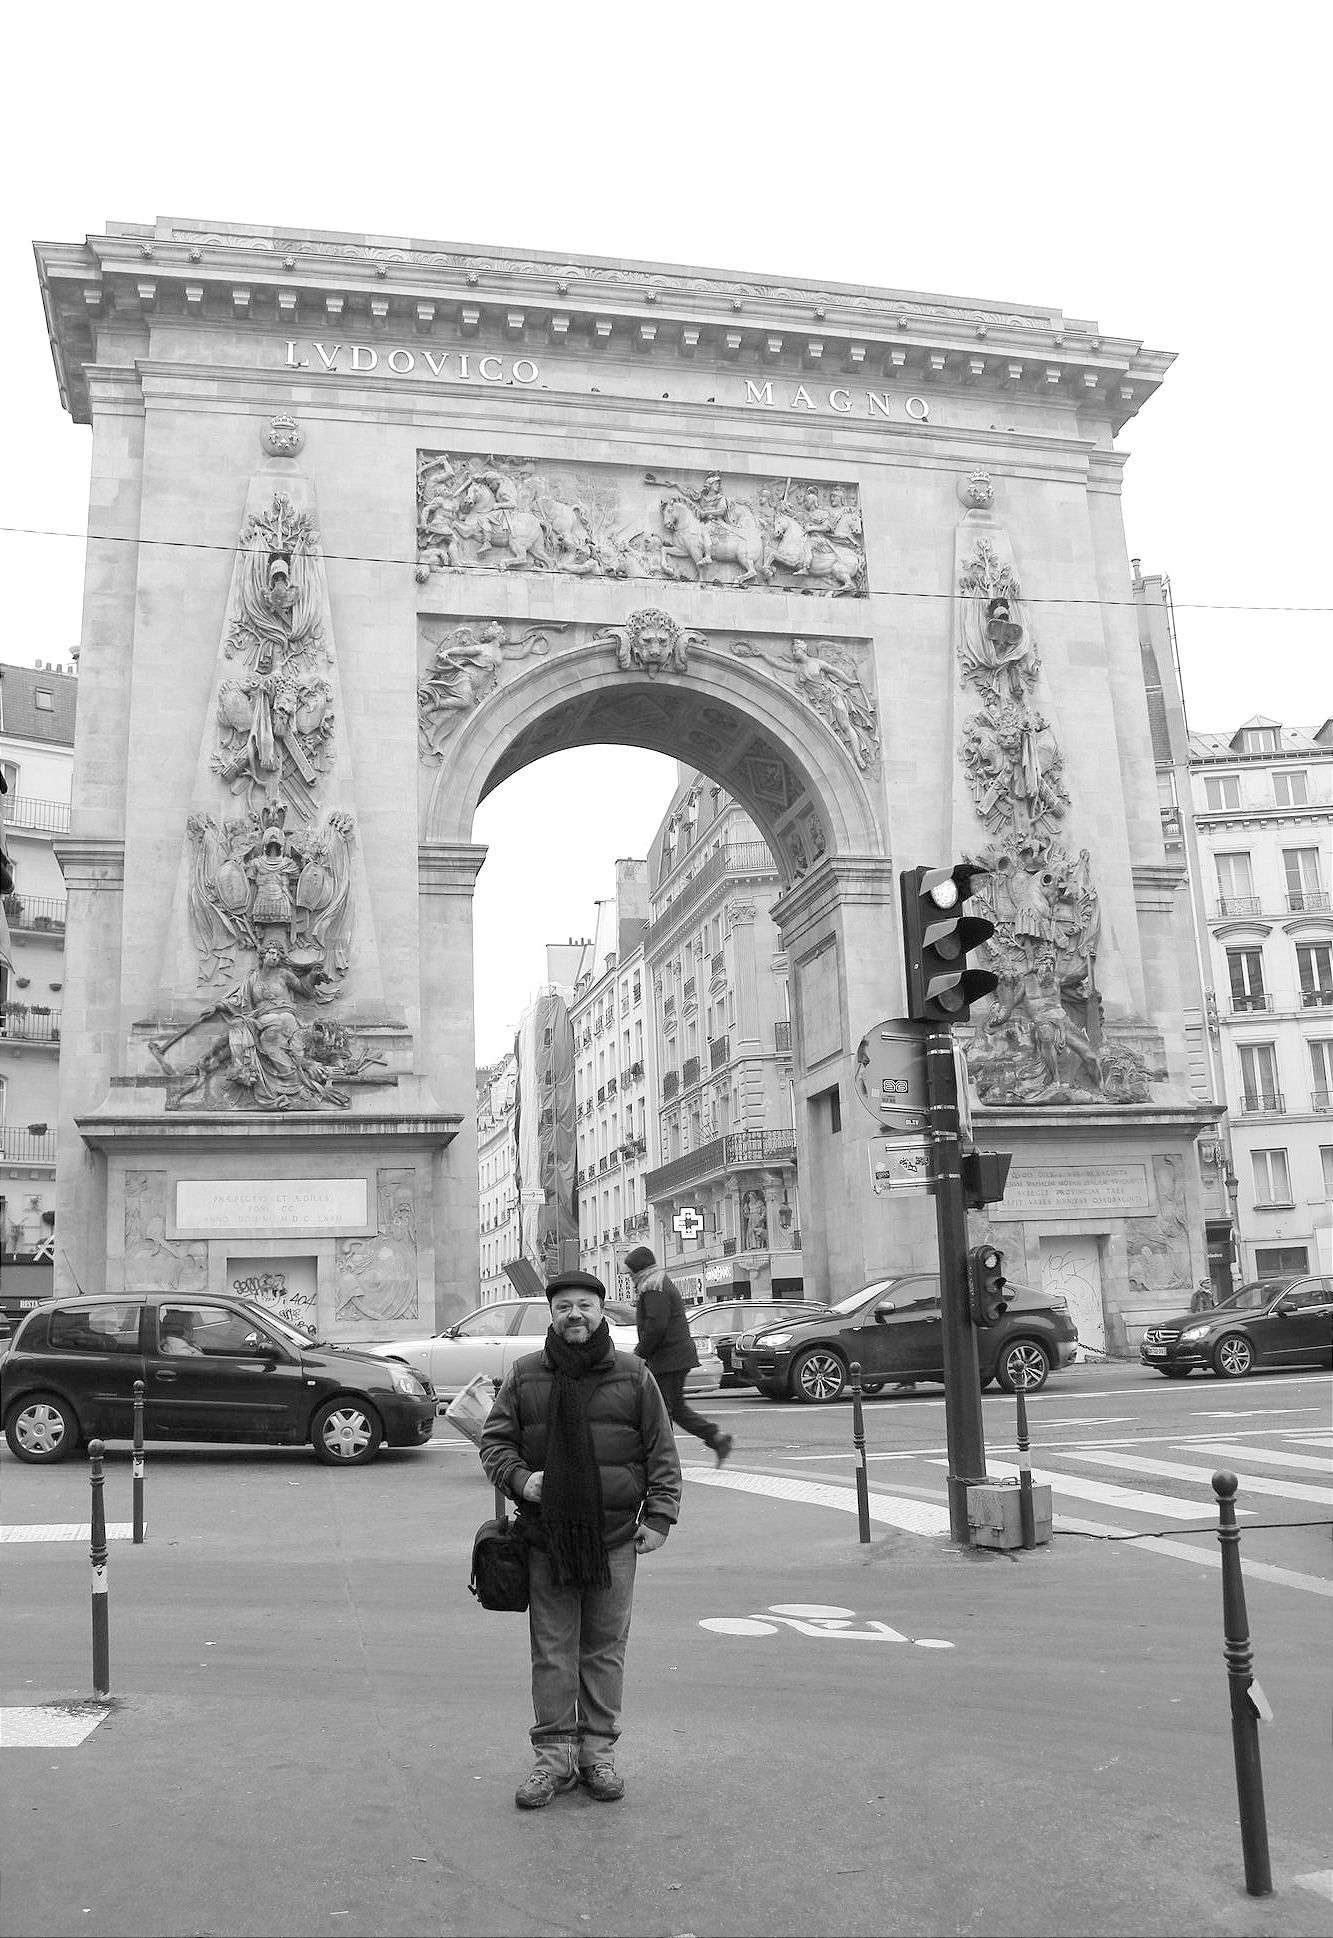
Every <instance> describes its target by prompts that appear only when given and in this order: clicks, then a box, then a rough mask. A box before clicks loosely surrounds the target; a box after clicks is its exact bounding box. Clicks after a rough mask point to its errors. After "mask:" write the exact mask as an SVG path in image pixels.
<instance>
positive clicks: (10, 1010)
mask: <svg viewBox="0 0 1333 1938" xmlns="http://www.w3.org/2000/svg"><path fill="white" fill-rule="evenodd" d="M0 1036H5V1037H8V1038H9V1039H10V1040H11V1041H12V1040H13V1039H14V1038H16V1037H17V1038H21V1039H23V1040H24V1041H26V1042H29V1043H59V1041H60V1011H59V1010H58V1009H46V1010H44V1009H40V1008H38V1009H29V1008H28V1005H27V1004H26V1003H4V1004H0Z"/></svg>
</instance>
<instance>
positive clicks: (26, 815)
mask: <svg viewBox="0 0 1333 1938" xmlns="http://www.w3.org/2000/svg"><path fill="white" fill-rule="evenodd" d="M5 825H6V826H7V827H10V828H23V829H29V830H31V831H32V832H33V833H36V834H68V833H69V802H68V801H34V800H33V799H32V798H31V797H30V796H29V795H27V794H19V795H16V796H15V798H14V800H13V801H12V802H11V803H10V807H9V812H8V814H7V815H6V816H5Z"/></svg>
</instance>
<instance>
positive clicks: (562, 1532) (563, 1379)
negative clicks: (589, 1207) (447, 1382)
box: [542, 1319, 613, 1588]
mask: <svg viewBox="0 0 1333 1938" xmlns="http://www.w3.org/2000/svg"><path fill="white" fill-rule="evenodd" d="M612 1350H613V1348H612V1345H611V1333H610V1330H609V1328H608V1326H607V1323H606V1320H605V1319H603V1320H602V1321H601V1322H600V1324H599V1325H598V1327H597V1330H596V1331H595V1332H594V1333H592V1334H591V1336H590V1337H589V1338H587V1339H585V1340H584V1342H583V1344H582V1345H581V1346H571V1345H570V1344H569V1342H568V1341H567V1340H564V1339H562V1338H561V1337H560V1335H559V1333H558V1332H557V1331H556V1329H555V1327H554V1326H552V1327H550V1328H549V1330H548V1331H547V1334H546V1356H547V1358H548V1359H549V1360H550V1362H551V1365H552V1366H553V1367H554V1369H555V1385H554V1387H553V1388H552V1391H551V1412H550V1417H549V1419H548V1421H547V1426H546V1466H545V1469H544V1472H543V1476H542V1528H543V1530H544V1531H545V1534H546V1552H547V1555H548V1557H549V1559H550V1563H551V1580H552V1581H553V1582H554V1583H555V1586H556V1587H557V1588H609V1587H610V1586H611V1566H610V1563H609V1562H608V1560H607V1558H606V1542H605V1540H604V1539H603V1537H602V1476H601V1471H600V1469H599V1468H598V1465H597V1455H596V1452H595V1451H594V1449H593V1444H592V1429H591V1427H590V1426H589V1425H588V1412H587V1404H586V1402H587V1393H588V1388H587V1381H588V1379H589V1378H590V1377H591V1375H592V1373H593V1372H594V1371H595V1369H596V1368H597V1367H598V1366H600V1365H601V1364H602V1362H603V1360H607V1359H609V1358H610V1357H611V1353H612Z"/></svg>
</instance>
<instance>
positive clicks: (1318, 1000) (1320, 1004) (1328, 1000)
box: [1301, 989, 1333, 1009]
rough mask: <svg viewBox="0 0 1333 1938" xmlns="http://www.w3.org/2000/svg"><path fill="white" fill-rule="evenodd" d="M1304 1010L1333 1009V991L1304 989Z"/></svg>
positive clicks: (1302, 995)
mask: <svg viewBox="0 0 1333 1938" xmlns="http://www.w3.org/2000/svg"><path fill="white" fill-rule="evenodd" d="M1301 1008H1302V1009H1333V989H1302V991H1301Z"/></svg>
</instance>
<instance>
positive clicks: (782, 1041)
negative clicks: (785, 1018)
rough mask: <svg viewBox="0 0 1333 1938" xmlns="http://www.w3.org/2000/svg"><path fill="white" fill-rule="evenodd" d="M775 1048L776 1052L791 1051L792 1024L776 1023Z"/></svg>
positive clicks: (774, 1031) (774, 1032)
mask: <svg viewBox="0 0 1333 1938" xmlns="http://www.w3.org/2000/svg"><path fill="white" fill-rule="evenodd" d="M773 1048H774V1049H775V1050H790V1049H791V1024H790V1023H788V1022H781V1023H775V1024H774V1025H773Z"/></svg>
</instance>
